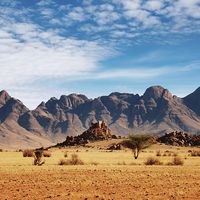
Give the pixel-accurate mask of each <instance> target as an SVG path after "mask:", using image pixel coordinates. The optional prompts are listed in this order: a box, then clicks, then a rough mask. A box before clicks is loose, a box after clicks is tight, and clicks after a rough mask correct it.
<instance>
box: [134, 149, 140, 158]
mask: <svg viewBox="0 0 200 200" xmlns="http://www.w3.org/2000/svg"><path fill="white" fill-rule="evenodd" d="M133 153H134V158H135V159H137V158H138V156H139V150H138V148H135V149H134V152H133Z"/></svg>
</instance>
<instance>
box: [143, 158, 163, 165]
mask: <svg viewBox="0 0 200 200" xmlns="http://www.w3.org/2000/svg"><path fill="white" fill-rule="evenodd" d="M144 164H145V165H162V162H160V160H159V159H157V158H153V157H150V158H147V160H146V161H145V162H144Z"/></svg>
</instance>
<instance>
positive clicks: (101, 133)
mask: <svg viewBox="0 0 200 200" xmlns="http://www.w3.org/2000/svg"><path fill="white" fill-rule="evenodd" d="M109 139H117V136H116V135H112V134H111V130H110V129H109V128H108V126H106V124H105V122H104V121H98V122H97V123H92V125H91V127H90V128H89V129H88V130H86V131H84V132H83V133H82V134H80V135H78V136H67V138H66V140H65V141H64V142H62V143H59V144H57V145H56V146H59V147H60V146H75V145H85V144H87V143H90V142H95V141H101V140H109Z"/></svg>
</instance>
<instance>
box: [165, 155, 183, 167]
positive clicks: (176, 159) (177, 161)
mask: <svg viewBox="0 0 200 200" xmlns="http://www.w3.org/2000/svg"><path fill="white" fill-rule="evenodd" d="M183 164H184V161H183V160H182V159H181V158H180V157H178V156H175V157H174V158H173V159H172V162H169V163H168V165H183Z"/></svg>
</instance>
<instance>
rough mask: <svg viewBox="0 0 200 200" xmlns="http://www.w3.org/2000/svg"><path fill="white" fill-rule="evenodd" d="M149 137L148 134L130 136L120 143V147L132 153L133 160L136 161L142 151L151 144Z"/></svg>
mask: <svg viewBox="0 0 200 200" xmlns="http://www.w3.org/2000/svg"><path fill="white" fill-rule="evenodd" d="M151 138H152V137H151V136H150V135H148V134H130V135H129V136H128V139H127V140H124V141H123V142H122V145H123V146H124V147H126V148H129V149H131V150H132V151H133V154H134V158H135V159H137V158H138V156H139V153H140V151H141V150H142V149H145V148H147V147H149V146H150V145H151V144H152V141H151Z"/></svg>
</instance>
